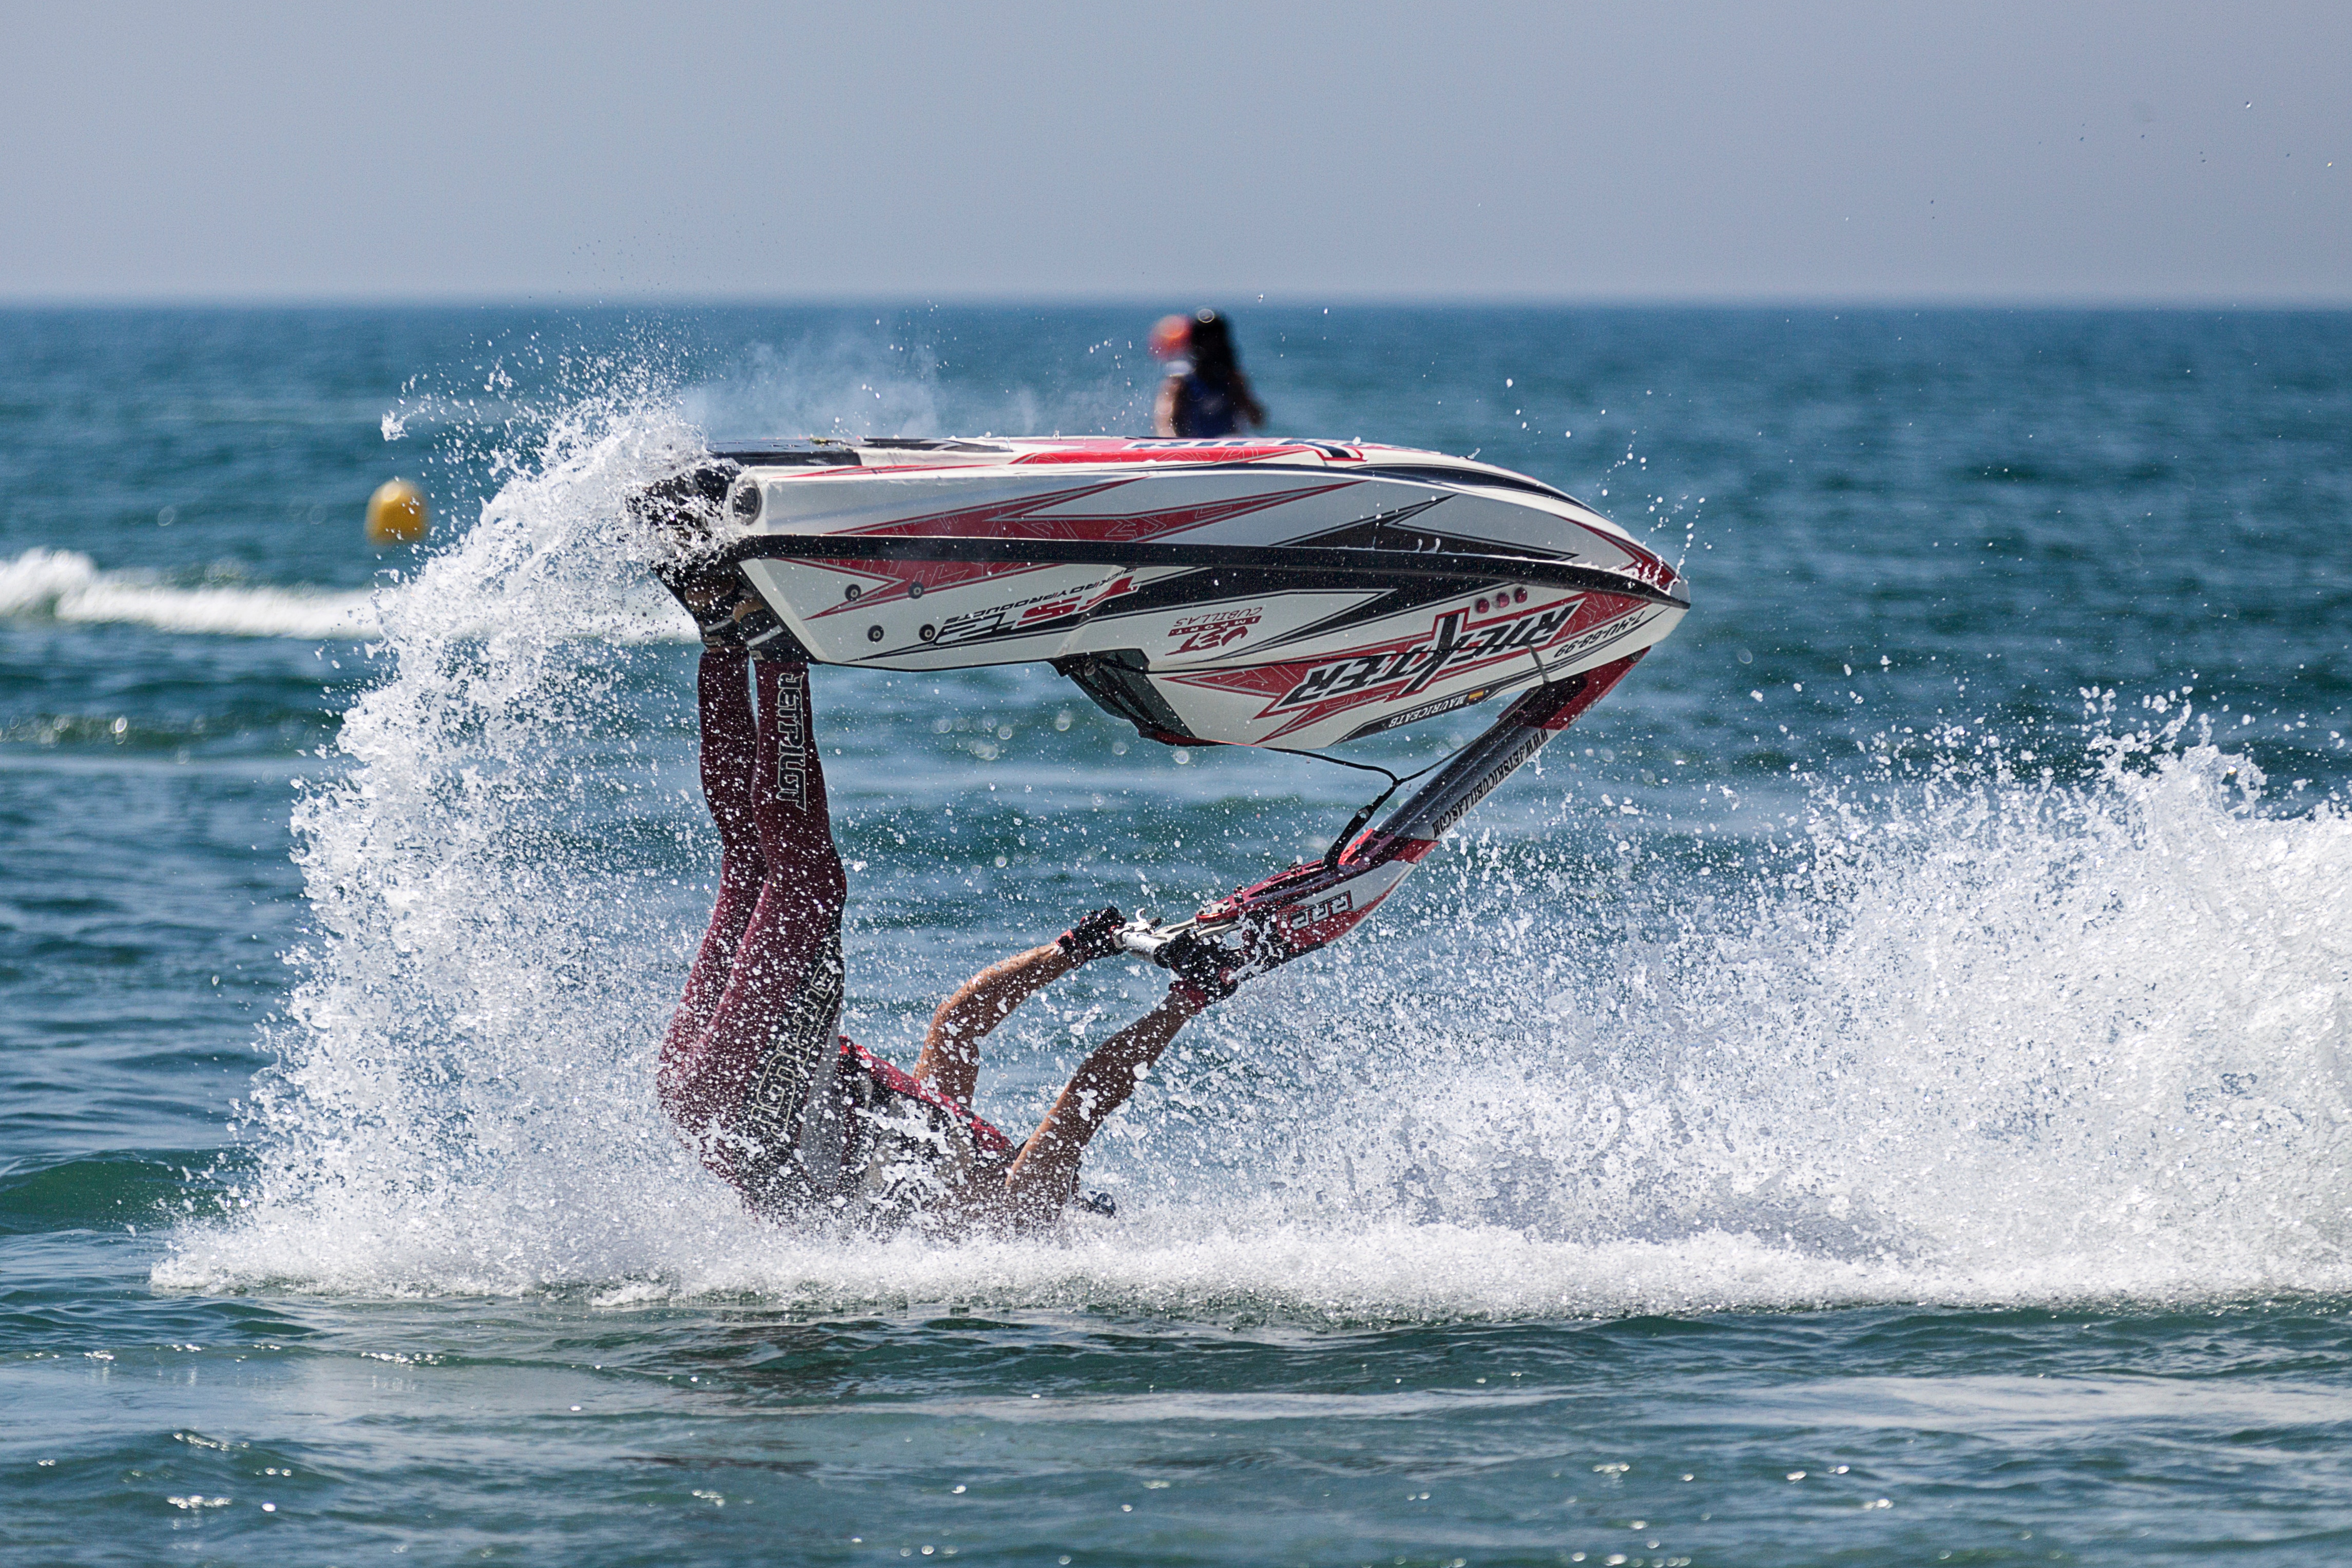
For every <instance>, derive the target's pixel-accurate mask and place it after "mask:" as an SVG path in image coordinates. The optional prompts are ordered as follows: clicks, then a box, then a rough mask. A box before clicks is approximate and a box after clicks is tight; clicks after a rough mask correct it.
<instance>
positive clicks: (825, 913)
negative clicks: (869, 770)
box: [673, 660, 847, 1202]
mask: <svg viewBox="0 0 2352 1568" xmlns="http://www.w3.org/2000/svg"><path fill="white" fill-rule="evenodd" d="M752 671H753V674H754V678H755V681H756V685H757V686H758V692H759V734H758V745H757V748H756V751H757V755H756V758H755V761H754V767H753V772H752V780H751V783H752V788H751V813H752V820H753V823H754V825H755V828H756V830H757V837H758V841H759V849H760V854H761V861H762V862H763V863H764V867H765V872H766V875H765V877H764V879H763V880H762V881H761V884H760V891H759V895H758V898H757V900H756V902H755V903H754V904H753V905H752V909H751V917H750V919H749V920H748V921H747V922H746V923H745V925H744V928H743V933H742V936H740V939H739V940H738V941H737V943H736V946H735V951H734V955H733V962H732V964H731V965H730V967H729V971H728V979H727V984H726V987H725V988H724V989H723V991H722V992H721V994H720V996H719V1001H718V1003H717V1005H716V1007H715V1008H714V1009H712V1014H711V1019H710V1022H709V1027H708V1028H707V1029H706V1030H704V1031H703V1032H702V1034H701V1035H700V1036H699V1037H698V1039H697V1040H695V1041H694V1042H693V1044H692V1046H691V1047H690V1049H689V1051H688V1052H686V1053H685V1054H686V1055H687V1056H688V1057H689V1058H690V1068H689V1070H688V1071H686V1072H685V1073H682V1074H681V1075H680V1082H681V1089H680V1092H679V1093H678V1094H677V1098H676V1100H675V1101H674V1110H673V1113H674V1114H676V1115H677V1117H678V1119H679V1121H680V1122H681V1124H683V1125H684V1126H685V1127H686V1128H687V1130H688V1134H690V1135H692V1136H694V1137H696V1138H697V1139H698V1141H700V1142H701V1143H702V1144H703V1146H704V1149H705V1157H706V1158H707V1159H708V1160H709V1163H710V1164H711V1165H712V1166H714V1168H717V1169H719V1171H720V1172H721V1173H722V1174H724V1175H726V1176H728V1177H729V1179H730V1180H731V1181H733V1182H734V1183H735V1184H736V1185H737V1186H739V1187H741V1188H743V1189H744V1191H745V1193H746V1195H747V1196H749V1197H751V1198H752V1199H753V1200H754V1201H755V1202H761V1201H764V1199H765V1198H766V1197H769V1196H770V1194H769V1192H768V1189H769V1188H770V1187H771V1186H772V1185H773V1184H774V1183H776V1182H779V1181H782V1180H785V1179H786V1177H787V1176H788V1171H787V1166H788V1165H789V1155H790V1152H791V1150H792V1148H793V1143H794V1140H795V1139H796V1138H797V1136H798V1133H799V1124H800V1117H801V1113H802V1110H803V1107H804V1105H805V1103H806V1101H807V1098H808V1092H809V1088H810V1085H811V1083H812V1082H813V1080H814V1076H815V1073H816V1071H817V1069H818V1068H819V1067H820V1066H822V1065H824V1063H825V1062H827V1061H830V1060H831V1053H832V1051H833V1049H834V1028H835V1023H836V1021H837V1020H838V1019H839V1017H840V1013H841V995H842V971H841V911H842V906H843V904H844V903H845V901H846V897H847V878H846V876H845V873H844V872H843V870H842V864H841V856H840V854H839V853H838V852H836V851H835V848H834V842H833V825H832V817H831V813H830V811H829V810H827V807H826V802H825V794H824V769H823V768H822V766H821V765H820V764H819V762H818V760H817V750H816V743H815V738H814V735H813V733H812V716H811V712H810V706H809V694H808V670H807V667H806V666H805V665H802V664H785V663H783V662H782V661H775V660H761V661H756V662H755V663H754V664H753V665H752Z"/></svg>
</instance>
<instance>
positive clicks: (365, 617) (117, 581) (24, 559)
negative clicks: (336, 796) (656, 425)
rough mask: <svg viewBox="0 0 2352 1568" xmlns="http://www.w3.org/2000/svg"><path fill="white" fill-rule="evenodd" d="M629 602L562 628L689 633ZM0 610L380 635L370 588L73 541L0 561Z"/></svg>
mask: <svg viewBox="0 0 2352 1568" xmlns="http://www.w3.org/2000/svg"><path fill="white" fill-rule="evenodd" d="M407 591H408V590H407V589H404V588H397V589H391V590H387V591H386V592H387V593H388V594H390V595H398V594H402V593H405V592H407ZM638 611H639V612H632V607H630V606H625V605H617V604H616V605H614V606H613V607H612V609H611V610H610V611H609V612H604V613H596V614H583V615H582V616H581V617H580V618H579V620H578V621H577V622H576V623H574V624H572V625H571V626H567V627H565V628H564V630H565V631H566V632H569V633H571V634H572V635H574V636H580V637H602V638H605V639H608V640H610V641H614V642H621V643H688V642H692V641H694V635H695V634H694V628H693V625H692V623H691V622H688V620H687V618H686V616H685V614H684V613H683V612H674V611H673V612H669V613H667V614H664V613H661V612H650V613H648V612H643V607H638ZM0 616H25V617H36V616H38V617H47V619H50V620H55V621H63V622H79V623H85V624H101V623H104V624H121V625H139V626H152V627H154V628H156V629H157V630H158V631H163V632H192V633H197V634H204V635H212V636H227V637H293V638H301V639H306V640H314V639H325V640H331V641H348V642H372V641H375V640H377V639H380V638H382V637H383V634H384V633H383V619H382V617H381V616H380V615H379V614H378V612H377V604H376V595H375V593H373V592H371V591H336V590H333V589H324V588H263V587H253V588H243V587H236V586H233V585H228V584H219V585H214V586H210V587H204V588H175V587H173V586H172V585H170V584H168V583H163V582H159V581H157V580H154V579H153V578H152V577H150V576H147V575H144V574H142V573H138V572H126V571H101V570H99V568H98V566H97V564H96V563H95V562H93V561H92V560H91V559H89V557H88V556H86V555H83V554H82V553H81V552H80V551H79V550H60V549H39V548H36V549H28V550H26V551H25V552H24V553H23V554H22V555H20V556H17V557H16V559H14V560H10V561H5V562H0ZM493 630H494V628H492V627H488V626H485V627H483V628H481V629H480V632H481V634H483V635H488V634H489V633H490V632H491V631H493Z"/></svg>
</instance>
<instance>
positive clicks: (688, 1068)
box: [659, 651, 768, 1122]
mask: <svg viewBox="0 0 2352 1568" xmlns="http://www.w3.org/2000/svg"><path fill="white" fill-rule="evenodd" d="M750 664H751V660H750V659H749V658H747V657H746V656H744V655H743V654H742V653H734V652H718V651H714V652H706V653H704V654H703V655H702V666H701V669H700V670H699V671H698V673H697V676H696V687H697V690H696V694H695V695H696V705H697V707H698V711H699V714H700V716H701V721H702V799H703V801H704V803H705V804H706V805H708V806H709V808H710V818H711V821H713V822H715V823H716V824H717V825H718V828H719V902H718V904H716V905H715V906H714V907H713V908H712V909H711V911H710V925H709V929H708V930H706V931H705V932H704V933H703V934H702V946H700V947H699V948H698V949H697V951H696V953H695V956H694V968H693V970H692V971H691V972H690V973H689V974H688V976H687V981H686V995H685V996H684V997H683V998H680V999H679V1001H678V1004H677V1014H676V1015H675V1016H674V1017H673V1018H672V1019H670V1026H669V1032H668V1033H667V1035H665V1036H664V1037H663V1039H662V1048H661V1068H660V1072H659V1082H660V1086H661V1095H662V1103H663V1105H664V1106H665V1107H666V1108H667V1110H668V1111H669V1113H670V1114H671V1116H672V1117H673V1118H675V1119H677V1120H679V1121H681V1122H682V1121H685V1120H686V1117H685V1115H684V1113H683V1112H682V1109H681V1104H680V1102H681V1098H682V1097H684V1096H686V1095H687V1094H688V1092H689V1088H688V1085H689V1082H690V1080H691V1078H692V1069H693V1066H694V1061H695V1053H696V1050H697V1047H698V1043H699V1042H700V1040H701V1039H702V1037H703V1036H704V1035H705V1034H707V1033H708V1032H709V1029H710V1020H711V1019H712V1018H713V1017H715V1016H716V1015H717V1013H718V1011H719V998H720V997H721V996H722V995H724V994H725V992H726V989H727V979H728V976H729V974H730V971H731V970H732V969H733V967H734V964H735V952H736V949H737V948H738V947H739V946H741V944H742V940H743V929H744V927H745V926H747V925H750V924H751V910H752V906H753V905H754V904H757V903H758V901H759V897H760V884H761V883H763V882H764V881H766V880H767V874H768V867H767V861H766V859H765V858H764V857H763V856H762V855H761V853H760V837H759V830H758V826H757V823H756V821H755V819H754V813H753V810H752V802H753V795H752V772H753V767H754V761H755V758H757V757H758V755H759V736H758V727H757V723H756V721H755V720H754V718H753V717H752V712H751V670H750Z"/></svg>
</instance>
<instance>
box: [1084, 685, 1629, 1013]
mask: <svg viewBox="0 0 2352 1568" xmlns="http://www.w3.org/2000/svg"><path fill="white" fill-rule="evenodd" d="M1646 651H1647V650H1644V652H1646ZM1641 657H1642V654H1641V653H1633V654H1629V655H1627V656H1626V657H1624V658H1622V659H1619V660H1616V661H1614V662H1612V663H1611V664H1602V665H1601V666H1600V667H1599V668H1597V669H1592V670H1587V671H1585V672H1583V673H1582V674H1575V675H1570V676H1568V677H1567V678H1566V679H1564V680H1559V681H1548V682H1546V683H1545V684H1543V685H1539V686H1537V687H1535V688H1534V689H1533V690H1531V691H1528V692H1525V693H1523V694H1521V695H1520V696H1519V697H1518V698H1517V701H1515V702H1513V703H1512V704H1511V706H1509V707H1508V708H1506V709H1505V710H1504V711H1503V713H1502V715H1501V716H1500V717H1498V718H1496V721H1495V722H1494V723H1493V724H1492V725H1490V726H1489V727H1487V728H1486V731H1485V733H1483V734H1481V735H1480V736H1479V737H1477V738H1476V739H1475V740H1473V741H1472V742H1471V743H1470V744H1469V745H1467V746H1465V747H1463V748H1462V749H1461V750H1460V751H1459V752H1456V753H1455V754H1454V758H1452V760H1450V761H1448V762H1447V763H1446V764H1445V766H1444V768H1440V769H1439V770H1438V772H1437V773H1436V775H1435V776H1434V777H1433V778H1432V779H1430V780H1429V782H1428V783H1426V784H1423V786H1422V787H1421V788H1420V789H1417V790H1415V791H1414V792H1413V794H1412V799H1410V800H1407V801H1406V802H1405V803H1404V804H1403V805H1402V806H1400V807H1398V808H1397V809H1396V810H1394V811H1392V812H1391V813H1390V815H1389V817H1388V819H1387V820H1386V821H1383V822H1381V825H1380V826H1379V827H1377V828H1373V829H1370V830H1368V831H1364V832H1361V833H1358V834H1356V835H1355V836H1354V838H1353V839H1352V840H1349V841H1346V844H1345V848H1344V849H1340V850H1339V852H1337V853H1335V854H1329V855H1326V856H1325V857H1324V858H1323V859H1321V860H1317V861H1302V862H1299V863H1298V864H1297V865H1294V866H1292V867H1290V869H1289V870H1287V871H1284V872H1278V873H1276V874H1275V875H1273V876H1270V877H1268V878H1266V879H1265V881H1263V882H1259V883H1251V884H1250V885H1249V886H1247V887H1242V888H1237V889H1235V890H1234V892H1232V893H1230V894H1227V895H1225V896H1224V897H1223V898H1220V899H1216V900H1214V901H1213V902H1212V903H1209V904H1203V905H1202V906H1201V908H1200V910H1199V911H1198V912H1197V913H1196V914H1194V915H1192V918H1191V919H1189V920H1184V921H1180V922H1176V923H1172V924H1161V923H1159V922H1156V921H1153V920H1152V919H1150V917H1149V916H1139V917H1137V918H1136V919H1135V920H1132V921H1130V922H1129V923H1128V925H1125V926H1122V927H1121V928H1120V929H1119V932H1118V944H1119V946H1120V948H1121V949H1122V950H1123V951H1125V952H1128V953H1131V954H1134V955H1135V956H1138V957H1142V958H1149V959H1150V960H1151V961H1152V962H1153V963H1155V964H1158V965H1160V967H1162V968H1166V969H1170V970H1172V971H1174V972H1175V973H1176V974H1177V975H1178V976H1179V977H1181V978H1182V979H1185V980H1188V981H1190V982H1191V983H1192V984H1193V985H1195V986H1198V987H1200V988H1202V990H1205V991H1207V992H1209V993H1210V994H1211V995H1213V996H1229V995H1231V994H1232V992H1233V990H1234V988H1235V987H1237V986H1238V985H1240V984H1241V982H1242V981H1244V980H1245V979H1248V978H1250V977H1252V976H1255V975H1262V974H1264V973H1265V972H1266V971H1267V970H1269V969H1272V968H1275V967H1277V966H1279V965H1283V964H1286V963H1288V962H1290V960H1292V959H1293V958H1296V957H1298V956H1300V955H1302V954H1306V953H1311V952H1313V951H1314V950H1315V949H1316V948H1318V947H1321V946H1327V945H1328V944H1330V943H1332V942H1336V941H1338V940H1339V938H1340V937H1342V936H1346V935H1347V934H1348V933H1349V932H1350V931H1352V930H1354V929H1355V928H1356V926H1357V925H1359V924H1360V923H1361V922H1362V921H1363V919H1364V917H1365V916H1367V915H1370V914H1371V912H1372V911H1373V910H1374V909H1375V908H1377V907H1379V905H1380V904H1381V902H1382V901H1383V900H1385V899H1386V898H1387V897H1388V895H1389V894H1391V893H1394V892H1395V891H1396V889H1397V885H1398V884H1399V883H1402V882H1403V881H1404V879H1405V877H1406V876H1407V875H1408V874H1409V873H1411V872H1412V868H1413V867H1414V866H1416V865H1418V864H1420V863H1421V861H1422V859H1423V856H1425V855H1427V854H1428V853H1429V852H1430V851H1432V850H1433V849H1435V848H1436V847H1437V845H1438V842H1439V841H1441V840H1442V839H1444V837H1445V835H1446V834H1447V833H1448V832H1451V831H1453V829H1454V825H1455V824H1456V823H1458V822H1460V821H1462V819H1463V818H1464V817H1465V816H1467V815H1469V814H1470V811H1471V810H1472V809H1473V808H1474V807H1475V806H1476V805H1477V804H1478V802H1479V801H1481V800H1485V799H1486V797H1487V796H1489V795H1491V794H1493V793H1494V792H1495V790H1496V789H1497V788H1498V787H1500V786H1501V784H1502V782H1503V780H1504V779H1508V778H1509V777H1510V776H1511V775H1512V774H1514V773H1516V772H1517V771H1518V770H1519V769H1520V768H1523V767H1525V766H1526V765H1527V763H1528V761H1529V760H1530V759H1531V758H1534V756H1535V755H1536V753H1538V752H1539V751H1541V750H1542V749H1543V748H1544V747H1545V746H1546V745H1548V744H1549V742H1550V740H1551V738H1552V737H1554V736H1556V735H1558V734H1559V732H1560V731H1561V730H1563V729H1566V728H1567V727H1569V726H1570V725H1571V724H1573V723H1575V722H1576V720H1577V719H1578V718H1580V716H1582V715H1583V713H1584V711H1585V710H1586V709H1587V708H1589V707H1591V706H1592V705H1593V704H1594V703H1597V702H1599V701H1600V700H1601V698H1602V697H1604V696H1606V695H1608V694H1609V692H1610V690H1611V688H1612V687H1614V686H1615V685H1617V683H1618V682H1619V681H1621V680H1622V679H1623V678H1624V676H1625V673H1626V672H1627V671H1629V670H1631V669H1632V668H1633V666H1634V664H1637V663H1638V662H1640V660H1641ZM1349 829H1350V831H1351V832H1352V831H1353V829H1354V824H1352V823H1351V824H1349ZM1342 837H1343V839H1345V837H1346V835H1342Z"/></svg>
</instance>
